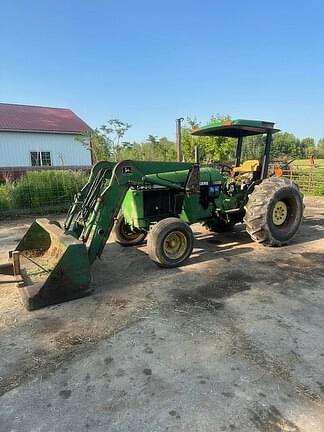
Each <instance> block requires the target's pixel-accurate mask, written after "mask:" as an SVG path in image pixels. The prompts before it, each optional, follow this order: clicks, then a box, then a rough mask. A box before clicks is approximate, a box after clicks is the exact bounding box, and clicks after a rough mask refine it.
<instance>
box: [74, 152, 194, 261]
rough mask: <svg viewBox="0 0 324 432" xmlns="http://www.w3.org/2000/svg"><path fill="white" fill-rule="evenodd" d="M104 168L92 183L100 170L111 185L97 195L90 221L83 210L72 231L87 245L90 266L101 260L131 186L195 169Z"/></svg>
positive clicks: (153, 165)
mask: <svg viewBox="0 0 324 432" xmlns="http://www.w3.org/2000/svg"><path fill="white" fill-rule="evenodd" d="M100 164H101V165H100V169H99V170H98V169H97V170H96V172H97V174H96V175H91V176H90V179H91V182H92V184H94V181H95V179H96V176H98V174H99V173H100V170H106V174H104V177H105V179H106V180H107V179H108V185H106V186H105V187H103V188H102V189H100V191H99V192H100V193H98V194H97V197H96V200H95V203H94V205H93V207H92V208H91V213H90V214H89V215H87V218H84V217H83V216H82V214H83V212H82V208H81V212H80V213H79V215H78V217H77V218H76V220H75V222H74V226H73V229H72V233H73V234H74V235H75V236H76V237H78V238H80V240H82V241H83V242H84V243H87V246H88V257H89V262H90V264H92V263H93V262H94V261H95V259H96V258H97V257H100V256H101V254H102V251H103V249H104V247H105V245H106V243H107V240H108V237H109V235H110V233H111V231H112V228H113V225H114V220H115V217H117V215H118V212H119V210H120V208H121V205H122V203H123V200H124V198H125V195H126V192H127V191H128V189H129V188H130V187H131V186H134V187H136V186H142V185H143V184H144V183H146V182H149V177H146V176H150V175H152V174H156V173H157V172H158V173H163V172H170V171H171V172H172V171H182V170H186V169H187V170H188V169H190V168H191V167H192V164H187V163H176V162H174V163H172V162H146V161H130V160H126V161H123V162H119V163H118V164H116V165H115V166H114V167H113V169H112V170H111V168H112V167H111V165H109V164H110V163H109V162H107V165H104V164H103V163H102V162H100ZM95 167H96V166H95ZM95 167H94V168H95ZM109 171H110V172H109ZM90 179H89V181H90ZM169 187H171V188H172V185H169ZM175 187H176V188H177V189H179V185H175ZM87 190H88V192H89V191H91V190H92V189H91V184H90V186H88V189H87ZM93 193H94V191H93ZM88 194H89V193H88ZM94 195H96V194H95V193H94ZM83 209H84V205H83ZM80 227H81V229H80ZM66 228H68V225H66Z"/></svg>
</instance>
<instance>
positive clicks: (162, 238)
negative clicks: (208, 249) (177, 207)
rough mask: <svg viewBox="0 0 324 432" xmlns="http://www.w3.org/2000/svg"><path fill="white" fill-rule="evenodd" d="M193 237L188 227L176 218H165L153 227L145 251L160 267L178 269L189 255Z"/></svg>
mask: <svg viewBox="0 0 324 432" xmlns="http://www.w3.org/2000/svg"><path fill="white" fill-rule="evenodd" d="M193 241H194V236H193V233H192V230H191V228H190V226H189V225H187V224H186V223H184V222H182V221H181V220H180V219H178V218H172V217H171V218H166V219H163V220H161V221H160V222H158V223H157V224H156V225H154V226H153V228H152V230H151V232H150V234H149V236H148V239H147V249H148V253H149V256H150V258H151V260H152V261H154V262H155V263H156V264H158V265H159V266H160V267H178V266H180V265H181V264H183V263H184V262H185V261H186V260H187V259H188V258H189V256H190V255H191V252H192V249H193Z"/></svg>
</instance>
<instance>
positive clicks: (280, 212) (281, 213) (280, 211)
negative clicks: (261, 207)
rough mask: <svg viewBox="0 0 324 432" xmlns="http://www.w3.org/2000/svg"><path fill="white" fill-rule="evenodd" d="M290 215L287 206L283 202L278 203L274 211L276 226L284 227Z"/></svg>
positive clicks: (273, 219) (273, 218) (273, 216)
mask: <svg viewBox="0 0 324 432" xmlns="http://www.w3.org/2000/svg"><path fill="white" fill-rule="evenodd" d="M287 215H288V209H287V204H286V203H284V202H283V201H277V202H276V204H275V206H274V208H273V211H272V222H273V223H274V225H276V226H279V225H282V224H283V223H284V222H285V221H286V219H287Z"/></svg>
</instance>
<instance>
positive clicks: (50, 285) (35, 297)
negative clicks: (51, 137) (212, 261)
mask: <svg viewBox="0 0 324 432" xmlns="http://www.w3.org/2000/svg"><path fill="white" fill-rule="evenodd" d="M277 131H278V129H274V123H270V122H263V121H252V120H231V121H228V120H226V121H217V122H213V123H210V124H208V125H207V126H204V127H201V128H199V129H197V130H195V131H193V135H194V136H201V135H205V136H226V137H232V138H236V139H237V148H236V160H235V165H234V166H230V165H227V164H218V165H217V166H200V164H199V163H198V161H196V163H181V162H144V161H128V160H126V161H122V162H119V163H117V164H115V163H112V162H108V161H101V162H98V163H97V164H96V165H95V166H94V167H93V168H92V171H91V174H90V177H89V180H88V182H87V184H86V185H85V186H84V187H83V188H82V190H81V191H80V192H79V193H78V194H77V195H76V197H75V201H74V203H73V204H72V206H71V208H70V210H69V212H68V214H67V217H66V220H65V223H64V225H63V226H61V225H60V224H59V223H58V222H57V221H49V220H47V219H37V220H36V221H35V222H34V223H33V224H32V225H31V227H30V228H29V230H28V231H27V232H26V234H25V236H24V237H23V238H22V240H21V241H20V242H19V244H18V245H17V247H16V248H15V250H14V251H12V252H11V253H10V257H11V259H12V261H11V262H9V263H8V264H7V266H6V265H5V266H3V268H5V269H6V270H7V271H8V268H7V267H10V266H11V267H12V272H13V274H14V275H15V276H16V279H17V282H18V285H19V292H20V293H21V295H22V298H23V301H24V303H25V305H26V307H27V308H28V309H29V310H32V309H37V308H40V307H43V306H47V305H50V304H54V303H59V302H63V301H67V300H70V299H74V298H78V297H81V296H84V295H87V294H89V293H90V292H91V285H90V280H91V274H90V266H91V264H92V263H93V262H94V261H95V259H96V258H97V257H100V256H101V254H102V251H103V249H104V247H105V245H106V242H107V240H108V237H109V235H110V233H111V231H112V229H113V227H114V226H115V237H116V240H117V242H118V243H120V244H121V245H123V246H132V245H138V244H141V243H143V241H144V240H145V238H146V236H147V249H148V254H149V256H150V258H151V259H152V260H153V261H154V262H155V263H156V264H158V265H159V266H162V267H176V266H180V265H181V264H183V263H184V262H185V261H186V260H187V259H188V258H189V257H190V254H191V252H192V249H193V242H194V236H193V232H192V230H191V228H190V225H191V224H194V223H197V222H198V223H202V224H204V225H205V226H206V227H207V228H209V229H210V230H211V231H213V232H224V231H230V230H232V229H233V227H234V226H235V224H236V223H240V222H243V221H244V223H245V225H246V230H247V232H248V233H249V235H250V236H251V238H252V240H254V241H256V242H258V243H262V244H263V245H265V246H281V245H284V244H286V243H287V242H288V241H289V240H291V239H292V237H293V236H294V235H295V234H296V232H297V230H298V228H299V226H300V224H301V221H302V218H303V209H304V206H303V196H302V194H301V193H300V191H299V189H298V187H297V185H295V184H293V183H291V182H290V181H289V180H288V179H285V178H283V177H277V176H270V177H268V171H269V158H270V150H271V143H272V135H273V134H274V133H275V132H277ZM260 134H261V135H265V144H264V149H263V156H262V158H261V159H262V160H260V161H259V160H247V161H244V162H243V163H242V162H241V154H242V145H243V139H244V137H247V136H251V135H260Z"/></svg>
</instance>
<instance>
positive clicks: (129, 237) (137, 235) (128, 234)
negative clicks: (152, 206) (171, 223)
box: [115, 215, 147, 246]
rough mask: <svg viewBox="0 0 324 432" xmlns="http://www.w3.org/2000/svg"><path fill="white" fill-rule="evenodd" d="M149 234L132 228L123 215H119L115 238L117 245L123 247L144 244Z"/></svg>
mask: <svg viewBox="0 0 324 432" xmlns="http://www.w3.org/2000/svg"><path fill="white" fill-rule="evenodd" d="M146 235H147V233H146V232H145V231H141V230H139V229H137V228H132V227H131V226H130V225H128V223H127V222H126V221H125V218H124V216H123V215H119V216H118V218H117V221H116V225H115V236H116V241H117V243H119V244H121V245H122V246H136V245H139V244H142V243H143V242H144V240H145V237H146Z"/></svg>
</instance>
